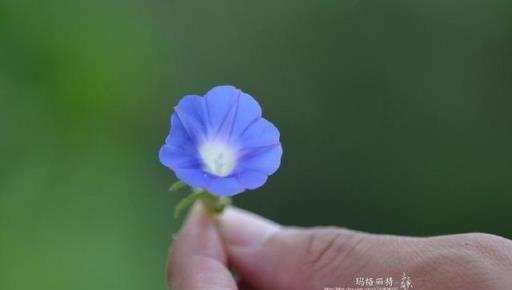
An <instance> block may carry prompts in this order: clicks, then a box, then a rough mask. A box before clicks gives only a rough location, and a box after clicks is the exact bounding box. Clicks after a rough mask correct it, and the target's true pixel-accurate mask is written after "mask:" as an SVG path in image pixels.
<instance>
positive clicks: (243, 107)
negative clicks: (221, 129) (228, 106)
mask: <svg viewBox="0 0 512 290" xmlns="http://www.w3.org/2000/svg"><path fill="white" fill-rule="evenodd" d="M260 118H261V107H260V105H259V104H258V102H257V101H256V100H255V99H254V98H253V97H251V96H250V95H248V94H245V93H242V94H241V95H240V99H239V100H238V111H237V114H236V116H235V120H234V123H233V128H232V129H231V132H230V134H231V136H232V137H233V138H238V137H239V136H240V135H241V134H242V132H244V131H245V130H246V129H247V128H248V127H249V126H251V124H252V123H254V122H257V121H258V120H259V119H260Z"/></svg>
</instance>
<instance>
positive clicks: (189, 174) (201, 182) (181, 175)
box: [174, 168, 211, 188]
mask: <svg viewBox="0 0 512 290" xmlns="http://www.w3.org/2000/svg"><path fill="white" fill-rule="evenodd" d="M174 173H175V174H176V177H177V178H178V179H180V180H182V181H183V182H185V183H186V184H188V185H190V186H192V187H199V188H205V187H206V186H207V185H208V183H210V179H211V177H210V175H208V174H207V173H205V172H204V171H203V170H200V169H183V168H178V169H176V170H175V171H174Z"/></svg>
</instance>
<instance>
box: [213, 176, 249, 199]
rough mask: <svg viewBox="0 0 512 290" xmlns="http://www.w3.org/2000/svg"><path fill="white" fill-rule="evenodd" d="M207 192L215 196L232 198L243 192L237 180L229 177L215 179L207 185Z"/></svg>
mask: <svg viewBox="0 0 512 290" xmlns="http://www.w3.org/2000/svg"><path fill="white" fill-rule="evenodd" d="M206 188H207V189H208V191H209V192H211V193H212V194H214V195H217V196H232V195H235V194H237V193H240V192H242V191H244V190H245V189H244V188H243V187H242V185H241V184H240V182H239V181H238V179H236V177H234V176H230V177H215V176H212V179H211V180H210V182H209V183H208V185H207V187H206Z"/></svg>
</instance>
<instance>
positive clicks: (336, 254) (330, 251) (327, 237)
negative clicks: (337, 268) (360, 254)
mask: <svg viewBox="0 0 512 290" xmlns="http://www.w3.org/2000/svg"><path fill="white" fill-rule="evenodd" d="M355 237H356V235H355V234H354V233H353V232H351V231H348V230H344V229H339V228H334V227H332V228H331V227H327V228H316V229H312V230H308V231H307V233H306V257H307V261H308V263H309V264H310V265H311V268H312V269H313V270H315V271H322V270H323V269H325V268H328V267H329V266H334V265H336V261H338V259H339V258H340V257H346V256H347V254H349V253H350V252H351V251H352V249H353V247H354V246H356V245H357V243H358V242H357V239H356V238H355Z"/></svg>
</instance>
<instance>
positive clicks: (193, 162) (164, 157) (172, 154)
mask: <svg viewBox="0 0 512 290" xmlns="http://www.w3.org/2000/svg"><path fill="white" fill-rule="evenodd" d="M159 158H160V162H161V163H162V164H163V165H165V166H167V167H169V168H171V169H172V170H176V169H178V168H184V169H190V168H192V169H194V168H201V161H200V160H199V158H198V157H197V155H196V154H190V153H186V152H183V151H181V150H180V149H179V148H176V147H172V146H170V145H168V144H165V145H164V146H162V148H160V152H159Z"/></svg>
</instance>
